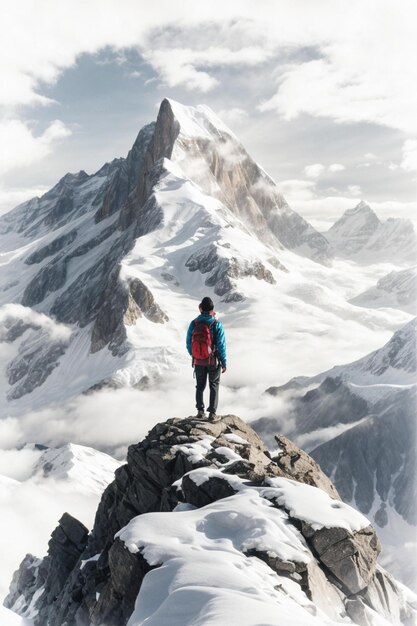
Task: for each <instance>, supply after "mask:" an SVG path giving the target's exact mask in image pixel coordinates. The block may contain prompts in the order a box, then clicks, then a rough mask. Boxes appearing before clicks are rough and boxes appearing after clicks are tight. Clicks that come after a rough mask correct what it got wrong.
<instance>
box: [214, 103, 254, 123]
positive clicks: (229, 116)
mask: <svg viewBox="0 0 417 626" xmlns="http://www.w3.org/2000/svg"><path fill="white" fill-rule="evenodd" d="M217 115H218V116H219V118H220V119H221V120H224V121H225V122H226V123H228V124H232V125H233V124H236V125H240V124H243V122H244V121H245V120H246V119H247V118H248V112H247V111H245V110H244V109H241V108H239V107H232V108H231V109H220V110H219V111H218V112H217Z"/></svg>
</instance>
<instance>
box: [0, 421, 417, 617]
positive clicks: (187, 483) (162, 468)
mask: <svg viewBox="0 0 417 626" xmlns="http://www.w3.org/2000/svg"><path fill="white" fill-rule="evenodd" d="M203 440H204V441H206V442H207V441H208V442H210V443H209V446H208V447H206V452H205V454H203V455H201V454H200V455H199V456H198V457H193V445H195V444H199V442H201V441H203ZM277 440H278V443H279V444H280V447H281V452H280V453H279V454H278V456H277V457H276V458H274V459H271V457H270V455H269V453H268V451H267V449H266V447H265V445H264V444H263V443H262V441H261V440H260V439H259V437H258V436H257V435H256V433H255V432H254V431H253V430H252V429H251V428H250V426H248V425H247V424H246V423H245V422H243V421H241V420H240V419H239V418H237V417H235V416H232V415H228V416H225V417H223V418H222V419H221V421H219V422H216V423H211V422H206V421H204V420H197V419H195V418H188V419H186V420H183V419H176V418H175V419H170V420H168V421H167V422H164V423H161V424H158V425H156V426H155V427H154V428H153V429H152V430H151V431H150V432H149V434H148V435H147V437H146V438H145V439H144V440H143V441H142V442H141V443H139V444H137V445H132V446H130V448H129V451H128V457H127V464H126V465H124V466H122V467H120V468H119V469H118V470H117V471H116V474H115V480H114V482H113V483H111V484H110V485H109V486H108V487H107V489H106V490H105V492H104V493H103V497H102V500H101V502H100V505H99V507H98V510H97V514H96V519H95V523H94V527H93V529H92V531H91V533H90V534H89V535H88V536H87V532H86V529H85V528H84V527H83V526H82V524H80V523H79V522H77V521H76V520H74V519H73V518H71V517H70V516H68V515H64V516H63V518H62V519H61V520H60V523H59V526H58V527H57V529H56V530H55V531H54V533H53V535H52V538H51V541H50V543H49V552H48V556H47V557H45V559H43V561H36V560H35V559H34V557H32V556H27V557H26V558H25V560H24V561H23V562H22V564H21V567H20V569H19V571H18V572H17V573H16V574H15V576H14V578H13V583H12V586H11V590H10V594H9V596H8V597H7V600H6V606H8V607H9V608H12V609H14V610H16V611H18V612H20V613H22V614H24V613H25V610H26V609H27V607H29V606H30V607H31V609H34V610H35V611H37V616H36V617H35V618H34V621H35V625H36V626H44V625H45V624H48V626H62V625H63V624H65V625H66V626H98V625H100V624H103V623H105V624H106V625H108V626H122V625H123V626H124V625H125V624H126V623H127V621H128V619H129V616H130V615H131V613H132V611H133V608H134V604H135V600H136V597H137V594H138V592H139V589H140V586H141V584H142V581H143V578H144V577H145V576H146V574H147V573H148V572H149V571H150V569H152V568H151V566H150V565H149V564H148V563H147V561H146V559H145V558H144V557H143V556H142V554H141V552H140V551H139V552H136V553H131V552H130V551H129V550H127V549H126V546H125V545H124V543H123V542H122V541H121V540H120V539H114V537H115V534H116V533H117V532H118V531H119V530H120V529H121V528H123V527H124V526H125V525H126V524H127V523H128V522H129V521H130V520H131V519H132V518H133V517H135V516H137V515H141V514H144V513H147V512H152V511H162V512H164V511H165V512H167V513H168V512H170V511H172V510H173V508H174V507H175V506H176V505H177V504H178V502H179V500H180V501H186V502H188V503H189V504H193V505H194V506H197V507H202V506H205V505H209V504H210V503H212V502H215V501H217V500H219V499H222V498H227V497H229V496H232V497H233V494H234V493H236V491H238V490H239V489H240V487H239V485H245V484H246V485H250V486H253V487H254V488H257V489H259V490H261V491H260V493H263V494H264V495H263V497H266V498H272V499H271V500H270V502H271V504H272V505H273V506H274V507H277V508H279V509H281V510H282V511H283V513H281V514H282V515H284V516H288V512H286V511H285V507H284V508H283V507H282V505H280V504H278V501H274V498H273V496H272V495H268V494H270V493H271V489H270V487H269V488H268V485H271V483H270V482H268V480H270V479H269V478H268V477H271V478H274V477H286V478H290V479H296V480H297V481H300V482H304V483H306V484H307V485H320V486H321V487H323V488H324V489H325V491H326V492H327V493H328V494H329V495H330V496H331V497H335V498H336V499H335V500H334V503H335V506H341V504H340V503H339V501H338V499H337V498H338V495H337V492H336V490H335V489H334V487H333V486H332V485H331V483H330V481H329V480H328V479H327V478H326V477H325V476H324V474H323V473H322V472H321V470H320V468H319V467H318V465H317V464H316V463H315V462H314V461H313V460H312V459H311V458H310V457H309V456H308V455H307V454H305V453H304V452H303V451H302V450H300V449H298V448H297V447H296V446H295V445H294V444H292V443H291V442H290V441H289V440H287V439H286V438H283V437H279V438H278V439H277ZM230 456H232V458H236V457H238V458H236V460H233V462H230ZM202 467H204V468H208V469H209V472H210V474H209V476H210V477H209V479H208V480H205V481H204V482H203V484H198V481H197V482H196V481H195V480H193V471H198V468H202ZM189 472H191V473H189ZM286 519H288V523H291V524H294V525H295V526H296V528H298V529H299V530H300V531H301V533H302V535H303V536H304V538H305V541H306V542H307V543H306V545H308V546H310V549H311V551H312V553H313V555H315V557H313V558H310V559H309V560H307V561H308V562H305V563H300V562H298V561H297V562H296V561H294V562H293V561H291V560H290V561H288V560H285V561H283V560H282V559H279V558H275V557H273V556H271V555H269V554H268V551H262V550H248V551H247V552H246V553H245V554H246V556H247V557H251V556H256V557H258V558H260V559H262V560H264V561H265V563H267V565H268V566H269V567H270V568H271V570H273V571H275V572H277V573H278V574H279V575H283V576H285V577H289V578H291V579H292V580H294V581H295V582H297V584H300V585H301V588H302V589H303V590H304V591H305V592H306V593H307V596H308V597H309V598H310V599H312V600H313V601H314V602H316V603H317V605H318V606H320V607H321V608H322V610H324V611H325V612H327V614H328V615H329V616H330V617H336V616H338V615H339V616H340V615H341V614H343V613H344V611H345V610H347V611H348V613H349V615H352V616H353V615H355V616H359V617H358V618H356V617H355V619H357V620H359V621H357V623H358V624H361V625H362V626H366V624H368V622H367V621H366V620H367V619H368V614H369V610H370V608H372V609H373V610H375V611H377V612H378V613H379V614H381V615H384V616H386V617H387V619H389V618H390V617H391V616H393V617H395V619H396V620H397V618H398V620H400V621H398V622H397V621H393V623H399V624H400V623H405V622H402V620H405V619H406V617H407V615H408V614H411V613H410V611H411V609H410V608H409V607H407V605H406V603H404V601H402V600H401V599H400V594H399V592H398V588H397V586H396V583H395V581H394V580H393V579H391V578H390V577H388V576H387V575H386V574H385V573H384V572H383V570H381V569H379V568H377V566H376V557H377V553H378V550H379V545H378V540H377V538H376V536H375V533H374V531H373V529H372V528H371V527H368V528H363V529H362V530H360V531H358V532H354V533H352V532H349V531H347V530H345V529H343V528H325V527H322V528H320V529H319V530H313V528H312V527H311V525H309V524H308V523H306V522H305V521H303V520H302V519H300V520H297V519H296V518H295V517H294V514H293V513H291V515H290V516H289V517H286ZM22 598H23V600H22ZM345 607H346V608H345Z"/></svg>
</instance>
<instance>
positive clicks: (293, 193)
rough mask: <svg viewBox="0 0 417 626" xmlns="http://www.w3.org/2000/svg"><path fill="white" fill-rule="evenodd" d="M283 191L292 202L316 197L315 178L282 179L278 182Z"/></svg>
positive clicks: (280, 189) (281, 191)
mask: <svg viewBox="0 0 417 626" xmlns="http://www.w3.org/2000/svg"><path fill="white" fill-rule="evenodd" d="M277 186H278V189H279V191H280V193H282V194H283V195H284V196H285V197H286V198H287V199H288V201H289V202H290V203H291V204H294V203H297V202H299V201H301V200H311V199H313V198H315V197H316V193H315V189H316V182H315V181H313V180H300V179H297V178H293V179H288V180H281V181H280V182H279V183H277Z"/></svg>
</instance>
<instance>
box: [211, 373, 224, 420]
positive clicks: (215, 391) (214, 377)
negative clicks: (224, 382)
mask: <svg viewBox="0 0 417 626" xmlns="http://www.w3.org/2000/svg"><path fill="white" fill-rule="evenodd" d="M221 371H222V368H221V365H220V364H219V365H210V366H209V367H208V376H209V387H210V404H209V408H208V412H209V413H212V414H214V415H215V414H216V411H217V405H218V402H219V385H220V373H221Z"/></svg>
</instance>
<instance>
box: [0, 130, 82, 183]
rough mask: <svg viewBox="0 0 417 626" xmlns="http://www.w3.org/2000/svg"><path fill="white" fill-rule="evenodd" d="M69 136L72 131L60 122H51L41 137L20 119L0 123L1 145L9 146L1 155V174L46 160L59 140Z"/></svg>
mask: <svg viewBox="0 0 417 626" xmlns="http://www.w3.org/2000/svg"><path fill="white" fill-rule="evenodd" d="M69 135H71V129H70V128H68V126H66V125H65V124H64V123H63V122H61V121H60V120H54V121H53V122H51V123H50V124H49V126H48V127H47V129H46V130H45V131H44V132H43V133H42V134H40V135H35V134H34V133H33V131H32V129H31V128H30V127H29V126H28V124H27V123H25V122H22V121H21V120H19V119H4V120H2V121H0V144H1V145H2V146H7V149H6V150H2V151H1V154H0V174H5V173H6V172H9V171H10V170H13V169H15V168H17V167H23V166H24V167H26V166H28V165H31V164H32V163H34V162H35V161H39V160H41V159H44V158H45V157H46V156H48V155H49V154H50V153H51V152H52V149H53V147H54V146H55V144H56V143H57V142H58V141H59V140H61V139H64V138H65V137H68V136H69Z"/></svg>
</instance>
